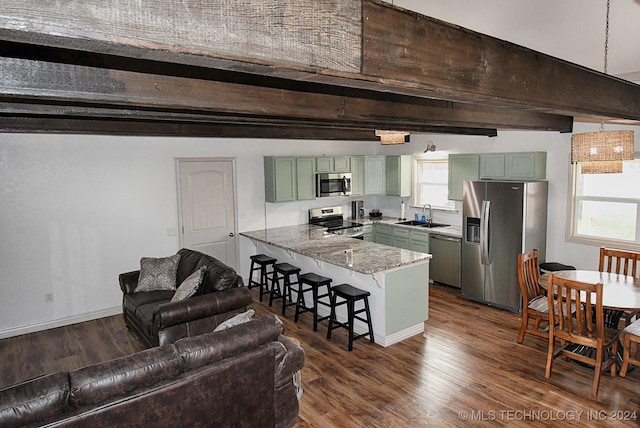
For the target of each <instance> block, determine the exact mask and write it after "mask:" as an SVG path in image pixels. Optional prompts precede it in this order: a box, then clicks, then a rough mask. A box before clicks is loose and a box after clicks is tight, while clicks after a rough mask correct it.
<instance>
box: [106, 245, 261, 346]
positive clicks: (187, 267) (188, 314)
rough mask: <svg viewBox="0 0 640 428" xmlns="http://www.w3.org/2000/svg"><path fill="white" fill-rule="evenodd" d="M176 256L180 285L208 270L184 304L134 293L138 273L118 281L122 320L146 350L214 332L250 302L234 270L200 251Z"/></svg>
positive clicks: (163, 294) (166, 295) (168, 294)
mask: <svg viewBox="0 0 640 428" xmlns="http://www.w3.org/2000/svg"><path fill="white" fill-rule="evenodd" d="M178 254H180V262H179V263H178V271H177V275H176V284H178V285H179V284H181V283H182V281H184V280H185V279H186V278H187V277H188V276H189V275H191V274H192V273H193V272H195V271H196V270H198V269H200V267H202V266H207V269H206V273H205V275H204V278H203V280H202V284H201V285H200V287H199V288H198V291H197V293H196V294H195V295H194V296H192V297H190V298H188V299H186V300H183V301H179V302H171V298H172V297H173V295H174V293H175V291H168V290H163V291H145V292H142V293H137V292H136V287H137V286H138V278H139V275H140V271H139V270H137V271H133V272H127V273H122V274H120V277H119V280H120V288H121V289H122V293H123V297H122V312H123V314H124V320H125V322H126V324H127V326H128V327H129V328H131V329H132V330H133V331H135V332H136V333H137V334H138V336H140V337H141V338H142V339H143V340H144V341H145V343H146V344H147V345H148V346H158V345H164V344H167V343H173V342H175V341H176V340H178V339H180V338H182V337H188V336H195V335H198V334H203V333H207V332H210V331H213V329H215V328H216V327H217V326H218V324H220V323H221V322H222V321H224V320H226V319H227V318H229V317H231V316H233V315H235V314H237V313H240V312H244V311H245V310H246V307H247V305H249V304H250V303H251V302H252V300H253V298H252V296H251V292H250V291H249V289H247V288H246V287H245V286H244V282H243V280H242V277H241V276H239V275H237V274H236V271H235V270H234V269H233V268H231V267H229V266H227V265H225V264H224V263H222V262H221V261H219V260H217V259H215V258H213V257H211V256H208V255H206V254H203V253H200V252H198V251H194V250H189V249H186V248H183V249H181V250H180V251H178Z"/></svg>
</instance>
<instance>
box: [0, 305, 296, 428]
mask: <svg viewBox="0 0 640 428" xmlns="http://www.w3.org/2000/svg"><path fill="white" fill-rule="evenodd" d="M303 365H304V351H303V350H302V348H301V347H300V346H298V345H296V344H295V343H294V342H293V341H291V340H290V339H289V338H287V337H285V336H283V335H282V323H281V322H280V320H279V319H278V318H277V317H276V316H275V315H271V316H268V317H264V318H261V319H254V320H251V321H249V322H248V323H245V324H241V325H238V326H235V327H232V328H228V329H226V330H221V331H217V332H212V333H208V334H203V335H200V336H195V337H188V338H184V339H181V340H178V341H177V342H176V343H175V344H173V345H165V346H160V347H155V348H151V349H146V350H144V351H141V352H137V353H135V354H132V355H129V356H126V357H123V358H119V359H115V360H111V361H107V362H103V363H99V364H95V365H91V366H86V367H82V368H80V369H78V370H75V371H72V372H66V373H62V372H60V373H54V374H48V375H44V376H41V377H37V378H34V379H30V380H27V381H24V382H22V383H18V384H15V385H12V386H9V387H6V388H3V389H0V426H2V427H5V428H6V427H18V426H64V427H87V426H90V427H93V428H97V427H121V426H122V427H124V426H126V427H148V426H156V427H164V426H172V427H173V426H176V427H177V426H184V427H186V426H188V427H200V426H220V427H222V426H233V427H274V426H275V427H291V426H293V425H294V424H295V422H296V419H297V415H298V398H297V395H296V386H295V384H294V380H293V379H294V374H295V373H296V372H297V371H299V370H300V369H301V368H302V367H303Z"/></svg>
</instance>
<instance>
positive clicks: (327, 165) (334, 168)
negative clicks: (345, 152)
mask: <svg viewBox="0 0 640 428" xmlns="http://www.w3.org/2000/svg"><path fill="white" fill-rule="evenodd" d="M316 171H317V172H350V171H351V162H350V157H349V156H334V157H328V156H325V157H319V158H316Z"/></svg>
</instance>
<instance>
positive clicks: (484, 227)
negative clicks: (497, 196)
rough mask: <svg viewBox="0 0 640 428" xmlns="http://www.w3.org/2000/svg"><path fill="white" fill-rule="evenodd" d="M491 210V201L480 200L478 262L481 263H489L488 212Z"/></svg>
mask: <svg viewBox="0 0 640 428" xmlns="http://www.w3.org/2000/svg"><path fill="white" fill-rule="evenodd" d="M490 212H491V201H482V212H481V213H480V262H481V263H482V264H483V265H488V264H489V214H490Z"/></svg>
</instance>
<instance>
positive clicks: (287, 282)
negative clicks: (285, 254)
mask: <svg viewBox="0 0 640 428" xmlns="http://www.w3.org/2000/svg"><path fill="white" fill-rule="evenodd" d="M299 276H300V268H299V267H296V266H293V265H291V264H289V263H276V264H275V265H273V279H272V281H271V284H272V286H273V288H272V289H271V294H270V295H269V306H271V305H273V301H274V300H275V299H282V315H283V316H284V315H286V310H287V307H288V306H293V305H295V304H296V302H293V301H292V299H291V287H292V286H297V287H298V291H299V290H300V279H299ZM292 277H293V278H294V279H293V280H292V279H291V278H292ZM280 280H282V289H280ZM298 294H299V293H298Z"/></svg>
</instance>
